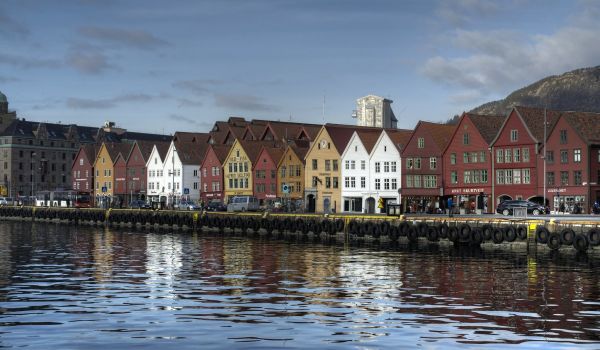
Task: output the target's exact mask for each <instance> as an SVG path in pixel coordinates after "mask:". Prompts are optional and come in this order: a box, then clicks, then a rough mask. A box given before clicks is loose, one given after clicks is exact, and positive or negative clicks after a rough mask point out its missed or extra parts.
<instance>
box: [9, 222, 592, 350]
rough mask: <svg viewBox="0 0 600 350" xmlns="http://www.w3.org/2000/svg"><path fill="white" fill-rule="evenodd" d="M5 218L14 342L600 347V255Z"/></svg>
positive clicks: (44, 345) (38, 345) (54, 345)
mask: <svg viewBox="0 0 600 350" xmlns="http://www.w3.org/2000/svg"><path fill="white" fill-rule="evenodd" d="M561 254H562V255H556V254H551V253H550V252H544V253H539V255H538V256H534V257H531V256H530V257H528V256H527V254H526V253H525V252H524V251H494V252H489V251H484V252H482V251H477V250H476V251H473V250H455V249H454V248H452V247H445V246H442V247H435V246H433V247H426V246H420V247H418V248H415V247H407V246H404V245H399V246H395V247H390V246H387V245H383V244H382V245H380V246H373V245H363V246H360V245H350V246H344V245H340V244H328V243H327V242H314V241H312V240H309V241H301V240H298V239H287V240H284V239H274V238H270V239H267V238H264V237H255V236H252V235H248V236H241V235H239V234H238V235H225V236H220V235H218V234H211V233H198V234H193V233H164V232H161V233H146V232H127V231H119V230H105V229H102V228H89V227H68V226H54V225H41V224H35V225H31V224H25V223H6V222H4V223H2V222H0V347H6V348H17V347H19V348H26V349H130V348H156V349H178V350H180V349H198V348H203V349H204V348H227V349H230V348H243V349H248V348H255V349H265V348H277V349H280V348H289V349H294V348H319V349H325V348H351V349H356V348H360V349H369V348H394V349H398V348H415V347H422V348H428V349H448V348H464V347H471V348H477V349H483V348H494V349H495V348H514V347H516V346H518V347H520V348H536V349H539V348H541V347H543V348H559V349H560V348H565V349H567V348H568V349H573V348H590V349H598V348H600V297H599V295H600V278H599V274H598V272H597V271H598V266H600V261H598V259H595V258H593V257H581V256H575V255H573V254H569V253H561Z"/></svg>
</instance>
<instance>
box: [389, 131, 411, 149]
mask: <svg viewBox="0 0 600 350" xmlns="http://www.w3.org/2000/svg"><path fill="white" fill-rule="evenodd" d="M385 132H386V133H387V135H388V136H389V138H390V139H391V140H392V142H393V143H394V146H396V148H397V149H398V151H399V152H402V149H403V148H404V146H406V144H407V143H408V140H409V139H410V134H412V130H407V129H386V130H385Z"/></svg>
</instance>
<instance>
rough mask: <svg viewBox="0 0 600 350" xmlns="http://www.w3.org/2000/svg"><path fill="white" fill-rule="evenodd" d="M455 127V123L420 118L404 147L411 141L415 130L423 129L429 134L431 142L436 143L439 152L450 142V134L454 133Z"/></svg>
mask: <svg viewBox="0 0 600 350" xmlns="http://www.w3.org/2000/svg"><path fill="white" fill-rule="evenodd" d="M455 129H456V125H449V124H440V123H432V122H426V121H423V120H420V121H419V122H418V123H417V126H415V129H414V130H413V132H412V134H411V135H410V138H409V139H408V141H407V142H406V144H405V145H404V147H405V148H406V145H408V144H410V143H411V142H413V139H414V137H415V135H416V134H417V132H421V130H425V132H426V133H427V134H429V135H430V136H431V138H432V140H433V142H434V143H435V144H436V146H437V147H438V149H439V150H440V152H444V150H445V149H446V146H448V142H450V140H451V138H452V135H453V134H454V130H455Z"/></svg>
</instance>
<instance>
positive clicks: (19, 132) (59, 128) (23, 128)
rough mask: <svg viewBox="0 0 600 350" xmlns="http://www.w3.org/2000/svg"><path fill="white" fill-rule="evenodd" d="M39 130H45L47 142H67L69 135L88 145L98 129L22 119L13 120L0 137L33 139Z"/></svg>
mask: <svg viewBox="0 0 600 350" xmlns="http://www.w3.org/2000/svg"><path fill="white" fill-rule="evenodd" d="M40 128H42V129H45V130H46V135H47V137H48V139H49V140H67V136H68V135H69V134H70V133H71V134H73V136H75V137H76V138H77V139H78V140H79V141H80V142H83V143H90V142H94V141H95V140H96V135H97V133H98V128H93V127H89V126H77V125H73V124H70V125H67V124H54V123H40V122H34V121H28V120H24V119H15V120H13V121H12V122H11V123H10V124H9V125H8V126H7V127H6V129H4V130H3V131H2V133H0V136H15V137H27V138H34V137H36V134H37V132H38V130H40Z"/></svg>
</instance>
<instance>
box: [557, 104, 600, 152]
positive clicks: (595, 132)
mask: <svg viewBox="0 0 600 350" xmlns="http://www.w3.org/2000/svg"><path fill="white" fill-rule="evenodd" d="M562 117H563V118H565V120H566V121H567V123H569V124H570V125H571V127H572V128H573V129H574V130H575V132H577V133H578V134H579V136H580V137H581V138H582V139H583V141H584V142H585V143H587V144H588V145H590V144H599V143H600V114H599V113H591V112H564V113H563V114H562Z"/></svg>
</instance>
